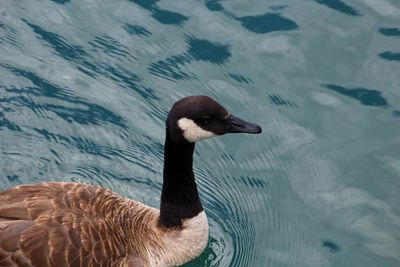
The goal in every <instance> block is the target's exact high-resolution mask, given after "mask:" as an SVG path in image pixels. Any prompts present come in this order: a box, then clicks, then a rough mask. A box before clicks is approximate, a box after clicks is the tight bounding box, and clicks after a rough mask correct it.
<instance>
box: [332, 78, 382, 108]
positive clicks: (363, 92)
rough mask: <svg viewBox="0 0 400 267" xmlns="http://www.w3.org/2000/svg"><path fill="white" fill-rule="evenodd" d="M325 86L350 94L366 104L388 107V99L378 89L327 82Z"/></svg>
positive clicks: (349, 95) (346, 94)
mask: <svg viewBox="0 0 400 267" xmlns="http://www.w3.org/2000/svg"><path fill="white" fill-rule="evenodd" d="M325 87H326V88H327V89H329V90H332V91H335V92H337V93H340V94H342V95H344V96H348V97H351V98H354V99H356V100H358V101H359V102H360V103H361V104H362V105H365V106H378V107H388V106H389V104H388V102H387V100H386V99H385V98H384V97H383V96H382V93H381V92H380V91H377V90H371V89H365V88H345V87H343V86H339V85H334V84H327V85H325Z"/></svg>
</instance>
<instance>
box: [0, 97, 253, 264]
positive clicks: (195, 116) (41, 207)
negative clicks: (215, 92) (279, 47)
mask: <svg viewBox="0 0 400 267" xmlns="http://www.w3.org/2000/svg"><path fill="white" fill-rule="evenodd" d="M226 133H253V134H257V133H261V127H260V126H258V125H256V124H252V123H248V122H245V121H243V120H241V119H239V118H237V117H234V116H233V115H231V114H230V113H229V112H228V111H227V110H226V109H225V108H223V107H222V106H221V105H220V104H218V103H217V102H216V101H214V100H213V99H212V98H210V97H208V96H188V97H185V98H183V99H181V100H179V101H178V102H176V103H175V104H174V105H173V107H172V109H171V111H170V112H169V114H168V118H167V121H166V138H165V147H164V170H163V188H162V195H161V206H160V210H158V209H155V208H152V207H149V206H147V205H145V204H142V203H139V202H136V201H134V200H130V199H127V198H124V197H121V196H119V195H117V194H116V193H114V192H112V191H110V190H107V189H104V188H101V187H98V186H94V185H88V184H80V183H72V182H65V183H64V182H60V183H56V182H51V183H42V184H35V185H20V186H17V187H14V188H11V189H8V190H5V191H2V192H0V266H4V267H8V266H9V267H11V266H24V267H28V266H35V267H46V266H54V267H63V266H81V267H82V266H115V267H116V266H121V267H122V266H126V267H139V266H141V267H145V266H146V267H147V266H151V267H164V266H176V265H181V264H183V263H185V262H187V261H189V260H191V259H193V258H195V257H196V256H198V255H199V254H200V253H201V252H202V251H203V250H204V248H205V247H206V245H207V241H208V223H207V217H206V215H205V213H204V211H203V207H202V205H201V203H200V199H199V196H198V192H197V187H196V183H195V179H194V174H193V169H192V162H193V151H194V143H195V142H196V141H199V140H201V139H204V138H209V137H212V136H217V135H223V134H226Z"/></svg>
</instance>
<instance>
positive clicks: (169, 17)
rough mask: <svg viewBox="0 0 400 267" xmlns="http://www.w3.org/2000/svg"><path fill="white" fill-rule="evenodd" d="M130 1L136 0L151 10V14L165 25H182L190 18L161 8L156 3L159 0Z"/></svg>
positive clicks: (136, 2)
mask: <svg viewBox="0 0 400 267" xmlns="http://www.w3.org/2000/svg"><path fill="white" fill-rule="evenodd" d="M129 1H131V2H134V3H135V4H137V5H139V6H141V7H142V8H144V9H147V10H149V11H150V12H151V13H152V14H151V16H152V17H153V18H154V19H156V20H157V21H158V22H160V23H162V24H165V25H177V26H180V25H182V24H183V23H184V22H185V21H186V20H188V17H186V16H184V15H182V14H180V13H177V12H174V11H169V10H164V9H160V8H159V7H158V6H157V4H156V3H157V2H158V1H159V0H149V1H146V0H129Z"/></svg>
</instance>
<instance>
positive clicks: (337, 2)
mask: <svg viewBox="0 0 400 267" xmlns="http://www.w3.org/2000/svg"><path fill="white" fill-rule="evenodd" d="M314 1H315V2H317V3H319V4H322V5H325V6H327V7H329V8H332V9H334V10H336V11H339V12H341V13H343V14H346V15H350V16H361V14H360V12H358V11H357V10H356V9H355V8H354V7H352V6H350V5H348V4H346V3H345V2H343V1H341V0H314Z"/></svg>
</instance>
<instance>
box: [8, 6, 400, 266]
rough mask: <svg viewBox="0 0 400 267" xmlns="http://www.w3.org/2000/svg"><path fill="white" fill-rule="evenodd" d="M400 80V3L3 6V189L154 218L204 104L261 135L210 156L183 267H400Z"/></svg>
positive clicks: (224, 142) (230, 140)
mask: <svg viewBox="0 0 400 267" xmlns="http://www.w3.org/2000/svg"><path fill="white" fill-rule="evenodd" d="M399 77H400V2H399V1H397V0H381V1H372V0H357V1H347V0H308V1H293V0H292V1H290V0H289V1H261V0H251V1H238V0H236V1H228V0H226V1H219V0H205V1H197V0H196V1H195V0H187V1H172V0H160V1H157V0H147V1H146V0H132V1H122V0H121V1H105V0H103V1H98V0H96V1H89V0H85V1H77V0H71V1H68V0H64V1H62V0H58V1H55V0H54V1H15V0H3V1H1V4H0V159H1V164H0V166H1V173H2V174H1V176H0V181H1V183H0V189H5V188H8V187H11V186H15V185H18V184H21V183H32V182H40V181H78V182H85V183H91V184H97V185H101V186H104V187H107V188H110V189H112V190H115V191H116V192H118V193H120V194H121V195H124V196H127V197H130V198H134V199H137V200H140V201H142V202H145V203H147V204H149V205H152V206H155V207H158V205H159V198H160V190H161V182H162V181H161V174H162V173H161V170H162V153H163V143H164V120H165V118H166V114H167V112H168V109H169V107H170V106H171V105H172V104H173V103H174V101H176V100H178V99H179V98H181V97H183V96H186V95H189V94H207V95H210V96H212V97H214V98H215V99H217V100H218V101H219V102H221V103H223V104H224V105H225V106H226V107H227V108H229V109H230V110H231V111H232V112H234V113H235V114H237V115H238V116H241V117H243V118H246V119H248V120H250V121H254V122H258V123H259V124H260V125H261V126H262V127H263V130H264V131H263V134H262V135H259V136H250V135H241V136H238V135H231V136H228V135H227V136H223V137H220V138H217V139H211V140H207V141H204V142H202V143H199V144H198V145H197V148H196V150H197V151H196V156H195V160H196V162H195V166H196V167H195V168H196V170H195V172H196V175H197V181H198V185H199V190H200V194H201V198H202V202H203V205H204V207H205V209H206V212H207V215H208V217H209V222H210V242H209V245H208V247H207V249H206V250H205V252H204V253H203V254H202V255H201V256H200V257H199V258H198V259H196V260H194V261H193V262H191V263H188V264H187V265H185V266H187V267H188V266H238V267H243V266H250V267H252V266H274V267H275V266H277V267H278V266H315V267H317V266H318V267H319V266H355V267H357V266H363V267H365V266H371V267H373V266H385V267H392V266H393V267H395V266H400V208H399V203H400V194H399V188H400V152H399V151H400V150H399V145H400V134H399V133H400V79H399Z"/></svg>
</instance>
